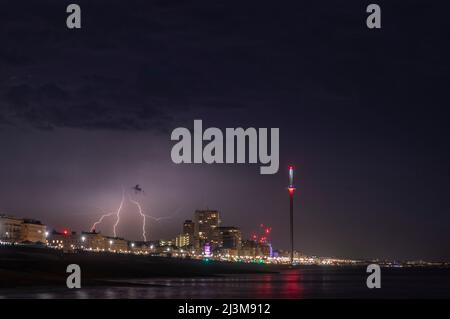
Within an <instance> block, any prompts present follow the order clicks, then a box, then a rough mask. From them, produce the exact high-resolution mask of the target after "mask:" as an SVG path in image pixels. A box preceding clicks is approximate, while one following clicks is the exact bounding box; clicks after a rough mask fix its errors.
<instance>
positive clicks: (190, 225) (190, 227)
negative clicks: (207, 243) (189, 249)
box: [183, 220, 195, 246]
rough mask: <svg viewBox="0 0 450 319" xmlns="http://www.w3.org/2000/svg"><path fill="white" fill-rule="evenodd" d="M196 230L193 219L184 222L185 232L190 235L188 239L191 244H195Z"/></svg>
mask: <svg viewBox="0 0 450 319" xmlns="http://www.w3.org/2000/svg"><path fill="white" fill-rule="evenodd" d="M194 231H195V224H194V222H193V221H192V220H185V221H184V223H183V234H186V235H188V237H189V238H188V240H189V244H188V245H190V246H192V245H193V244H194Z"/></svg>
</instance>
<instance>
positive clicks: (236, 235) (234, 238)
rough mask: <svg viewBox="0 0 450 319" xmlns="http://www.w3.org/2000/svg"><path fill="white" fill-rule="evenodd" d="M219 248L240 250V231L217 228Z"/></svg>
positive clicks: (231, 228)
mask: <svg viewBox="0 0 450 319" xmlns="http://www.w3.org/2000/svg"><path fill="white" fill-rule="evenodd" d="M217 232H218V234H219V247H220V248H225V249H237V250H239V249H240V248H241V241H242V235H241V230H240V229H239V228H237V227H218V228H217Z"/></svg>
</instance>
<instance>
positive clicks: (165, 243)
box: [158, 239, 174, 247]
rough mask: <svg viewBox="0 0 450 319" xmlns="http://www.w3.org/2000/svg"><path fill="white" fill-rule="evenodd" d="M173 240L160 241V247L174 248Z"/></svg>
mask: <svg viewBox="0 0 450 319" xmlns="http://www.w3.org/2000/svg"><path fill="white" fill-rule="evenodd" d="M173 242H174V241H173V240H166V239H160V240H159V242H158V246H161V247H166V246H173V244H174V243H173Z"/></svg>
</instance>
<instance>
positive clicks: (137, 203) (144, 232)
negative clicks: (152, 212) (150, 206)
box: [130, 197, 150, 241]
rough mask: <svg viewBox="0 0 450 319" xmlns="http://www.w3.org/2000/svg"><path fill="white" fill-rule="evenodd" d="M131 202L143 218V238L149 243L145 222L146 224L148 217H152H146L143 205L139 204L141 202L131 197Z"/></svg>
mask: <svg viewBox="0 0 450 319" xmlns="http://www.w3.org/2000/svg"><path fill="white" fill-rule="evenodd" d="M130 202H132V203H133V204H135V205H136V206H137V207H138V209H139V214H140V215H141V216H142V237H144V241H147V233H146V231H145V222H146V217H150V216H149V215H146V214H144V213H143V212H142V206H141V204H139V202H137V201H135V200H133V199H131V197H130Z"/></svg>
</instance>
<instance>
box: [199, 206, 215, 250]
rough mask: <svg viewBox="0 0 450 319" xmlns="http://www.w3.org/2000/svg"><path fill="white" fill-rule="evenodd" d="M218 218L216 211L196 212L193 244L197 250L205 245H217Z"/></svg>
mask: <svg viewBox="0 0 450 319" xmlns="http://www.w3.org/2000/svg"><path fill="white" fill-rule="evenodd" d="M219 224H220V218H219V212H218V211H217V210H196V211H195V214H194V244H195V247H196V248H197V249H199V248H201V247H204V245H205V244H206V243H211V244H212V245H213V246H215V245H217V244H218V240H217V235H218V234H217V227H219Z"/></svg>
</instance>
